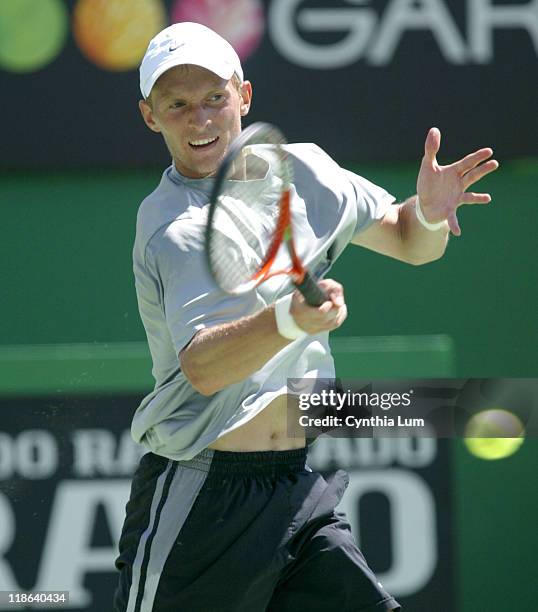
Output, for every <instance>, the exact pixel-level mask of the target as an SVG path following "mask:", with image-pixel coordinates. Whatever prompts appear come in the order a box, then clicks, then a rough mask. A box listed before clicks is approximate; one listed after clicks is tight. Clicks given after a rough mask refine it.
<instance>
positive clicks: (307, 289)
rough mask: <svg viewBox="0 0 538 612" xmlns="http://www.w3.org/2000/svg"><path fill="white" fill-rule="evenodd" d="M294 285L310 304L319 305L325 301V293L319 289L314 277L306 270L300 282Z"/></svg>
mask: <svg viewBox="0 0 538 612" xmlns="http://www.w3.org/2000/svg"><path fill="white" fill-rule="evenodd" d="M295 286H296V287H297V289H299V291H300V292H301V293H302V294H303V295H304V299H305V301H306V303H307V304H309V305H310V306H321V304H323V302H326V301H327V295H326V293H325V292H324V291H323V290H322V289H320V287H319V285H318V284H317V283H316V281H315V280H314V278H313V277H312V276H311V275H310V274H309V273H308V272H306V273H305V275H304V278H303V281H302V282H301V283H295Z"/></svg>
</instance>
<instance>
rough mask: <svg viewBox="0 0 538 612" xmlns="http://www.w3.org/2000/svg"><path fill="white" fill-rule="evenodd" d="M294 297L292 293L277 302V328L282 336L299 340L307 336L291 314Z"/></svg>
mask: <svg viewBox="0 0 538 612" xmlns="http://www.w3.org/2000/svg"><path fill="white" fill-rule="evenodd" d="M292 297H293V293H290V294H288V295H285V296H284V297H281V298H279V299H278V300H277V301H276V302H275V317H276V326H277V328H278V333H279V334H280V335H281V336H283V337H284V338H287V339H288V340H297V339H298V338H303V337H304V336H306V332H305V331H304V329H301V328H300V327H299V326H298V325H297V323H295V319H294V318H293V316H292V314H291V312H290V306H291V299H292Z"/></svg>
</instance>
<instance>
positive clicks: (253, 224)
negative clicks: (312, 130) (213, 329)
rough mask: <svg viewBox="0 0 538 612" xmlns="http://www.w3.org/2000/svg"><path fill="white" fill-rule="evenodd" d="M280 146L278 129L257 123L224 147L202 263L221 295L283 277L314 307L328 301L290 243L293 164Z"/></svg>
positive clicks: (281, 142)
mask: <svg viewBox="0 0 538 612" xmlns="http://www.w3.org/2000/svg"><path fill="white" fill-rule="evenodd" d="M285 144H286V140H285V138H284V136H283V135H282V133H281V132H280V130H279V129H278V128H276V127H275V126H273V125H270V124H268V123H261V122H260V123H254V124H253V125H251V126H249V127H248V128H246V129H245V130H243V131H242V132H241V134H240V136H239V137H238V138H237V139H236V140H234V141H233V142H232V144H231V145H230V148H229V150H228V152H227V154H226V156H225V157H224V159H223V161H222V163H221V165H220V167H219V169H218V171H217V174H216V176H215V184H214V187H213V191H212V193H211V197H210V205H209V212H208V220H207V229H206V236H205V247H206V249H205V250H206V257H207V262H208V265H209V270H210V272H211V274H212V276H213V278H214V279H215V281H216V283H217V284H218V285H219V287H220V288H221V289H223V290H224V291H226V292H227V293H232V294H241V293H246V292H247V291H250V290H252V289H253V288H254V287H257V286H258V285H259V284H260V283H263V282H264V281H266V280H267V279H269V278H271V277H273V276H276V275H277V274H286V275H288V276H290V277H291V279H292V281H293V283H294V284H295V286H296V287H297V289H299V291H300V292H301V293H302V294H303V296H304V298H305V301H306V302H307V303H308V304H310V305H311V306H319V305H320V304H322V303H323V302H325V301H326V300H327V299H328V298H327V296H326V294H325V293H324V292H323V291H322V290H321V289H320V287H319V286H318V285H317V283H316V281H315V279H314V278H313V277H312V276H311V275H310V273H309V272H308V270H307V269H306V268H305V267H304V266H303V264H302V262H301V260H300V258H299V256H298V255H297V252H296V249H295V244H294V241H293V223H292V221H293V219H292V212H291V207H290V202H291V195H290V188H291V183H292V181H293V166H292V162H291V160H290V159H289V156H288V153H287V151H286V150H285V148H284V146H283V145H285ZM282 243H285V244H286V249H281V247H282ZM286 252H287V253H286ZM286 255H287V256H286ZM283 260H284V261H283Z"/></svg>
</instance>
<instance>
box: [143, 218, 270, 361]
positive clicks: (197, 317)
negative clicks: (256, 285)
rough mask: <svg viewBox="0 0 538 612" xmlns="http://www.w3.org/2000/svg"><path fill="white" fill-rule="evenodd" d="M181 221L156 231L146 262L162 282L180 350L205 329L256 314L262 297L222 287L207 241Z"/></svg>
mask: <svg viewBox="0 0 538 612" xmlns="http://www.w3.org/2000/svg"><path fill="white" fill-rule="evenodd" d="M181 225H182V224H181V222H176V223H173V224H172V225H171V226H169V227H168V228H167V230H166V231H163V232H161V233H159V234H157V235H155V236H154V237H153V238H152V240H151V242H150V244H149V245H148V248H147V250H146V265H147V268H148V270H149V271H150V273H151V274H152V275H153V276H154V277H155V278H156V279H157V282H158V284H159V286H160V293H161V307H162V311H163V314H164V318H165V321H166V326H167V328H168V332H169V334H170V337H171V340H172V343H173V345H174V349H175V352H176V353H179V352H180V351H181V350H182V349H183V348H184V347H185V346H186V345H187V344H188V343H189V342H190V341H191V339H192V338H193V336H194V335H195V334H196V333H197V332H198V331H200V330H201V329H204V328H206V327H213V326H214V325H218V324H220V323H227V322H230V321H234V320H236V319H239V318H241V317H243V316H246V315H247V314H252V312H253V311H255V310H256V306H257V301H258V300H257V297H256V294H255V292H251V293H249V294H244V295H238V296H235V295H229V294H226V293H224V292H223V291H221V290H220V289H219V288H218V287H217V285H216V284H215V282H214V280H213V279H212V277H211V275H210V273H209V271H208V269H207V264H206V261H205V254H204V251H203V241H201V240H197V239H196V238H195V237H194V238H193V236H192V235H189V234H190V232H189V230H188V229H187V231H184V230H183V228H182V227H181ZM195 233H196V232H195Z"/></svg>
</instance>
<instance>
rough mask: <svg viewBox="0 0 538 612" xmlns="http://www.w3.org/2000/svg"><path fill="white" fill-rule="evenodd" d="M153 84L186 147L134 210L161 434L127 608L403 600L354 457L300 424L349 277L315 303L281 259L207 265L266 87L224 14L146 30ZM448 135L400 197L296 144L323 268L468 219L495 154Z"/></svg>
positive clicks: (132, 534) (158, 103) (485, 198)
mask: <svg viewBox="0 0 538 612" xmlns="http://www.w3.org/2000/svg"><path fill="white" fill-rule="evenodd" d="M140 86H141V91H142V96H143V99H142V100H141V102H140V111H141V113H142V116H143V119H144V121H145V123H146V124H147V126H148V127H149V128H150V130H152V131H153V132H156V133H158V134H161V135H162V137H163V138H164V141H165V143H166V146H167V147H168V150H169V152H170V154H171V156H172V165H171V166H170V167H169V168H167V169H166V170H165V171H164V174H163V176H162V179H161V181H160V183H159V185H158V186H157V188H156V190H155V191H154V192H153V193H152V194H151V195H149V196H148V197H147V198H146V199H145V200H144V201H143V203H142V205H141V207H140V210H139V214H138V220H137V230H136V239H135V245H134V273H135V282H136V290H137V296H138V302H139V308H140V314H141V318H142V321H143V323H144V326H145V329H146V333H147V337H148V342H149V347H150V350H151V355H152V359H153V375H154V377H155V381H156V384H155V388H154V390H153V391H152V392H151V393H150V394H149V395H148V396H147V397H146V398H145V399H144V400H143V401H142V403H141V405H140V406H139V408H138V410H137V411H136V414H135V416H134V419H133V424H132V433H133V437H134V439H135V440H136V441H137V442H139V443H141V444H143V445H144V446H145V447H146V448H147V450H148V452H147V454H146V455H144V457H143V458H142V460H141V462H140V466H139V467H138V470H137V472H136V474H135V476H134V481H133V484H132V490H131V497H130V500H129V503H128V505H127V516H126V519H125V523H124V527H123V531H122V536H121V541H120V554H119V557H118V559H117V561H116V565H117V568H118V570H119V571H120V578H119V586H118V589H117V591H116V595H115V600H114V609H115V611H116V612H120V611H122V612H123V611H128V612H150V611H151V610H153V611H157V612H197V611H199V612H202V611H203V612H225V611H230V612H232V611H233V612H238V611H241V612H261V611H263V610H269V611H274V612H286V611H294V612H296V611H297V610H309V611H310V612H312V611H318V610H319V611H322V610H323V611H338V612H344V611H349V612H351V611H359V610H360V611H363V612H366V611H372V612H373V611H375V612H378V611H379V612H380V611H381V610H399V609H400V607H399V604H398V603H397V601H396V600H395V599H394V598H393V597H392V596H391V595H390V594H389V593H387V591H386V590H385V588H384V587H383V585H382V584H381V583H380V582H379V581H378V580H377V579H376V577H375V575H374V574H373V572H372V570H371V569H370V568H369V567H368V565H367V563H366V561H365V559H364V557H363V555H362V554H361V552H360V550H359V549H358V548H357V546H356V544H355V542H354V540H353V537H352V535H351V531H350V527H349V524H348V523H347V521H346V518H345V516H343V515H342V514H340V513H338V512H335V506H336V505H337V504H338V502H339V501H340V499H341V497H342V495H343V493H344V490H345V488H346V486H347V482H348V480H347V475H346V474H345V473H344V472H342V471H338V472H336V473H334V474H333V475H332V476H330V477H327V478H323V477H322V476H321V475H319V474H317V473H314V472H312V471H311V470H310V469H309V468H308V467H307V465H306V449H305V438H304V436H302V435H295V436H294V437H291V436H288V432H287V409H286V395H285V394H286V380H287V378H309V377H325V378H330V377H333V376H334V365H333V360H332V358H331V354H330V349H329V344H328V335H329V332H330V331H331V330H333V329H336V328H338V327H339V326H340V325H341V324H342V323H343V321H344V320H345V318H346V316H347V307H346V303H345V300H344V290H343V287H342V285H340V284H339V283H337V282H336V281H334V280H332V279H328V278H327V279H324V280H320V281H319V285H320V286H321V287H322V288H323V289H324V290H325V291H326V293H327V295H328V299H327V301H326V302H325V303H323V304H322V305H321V306H320V307H312V306H309V305H307V304H306V303H305V301H304V299H303V298H302V297H301V295H300V294H299V293H298V292H297V291H292V286H291V285H290V283H289V282H288V281H287V280H286V279H282V280H280V281H278V280H277V279H278V278H279V277H275V279H273V280H272V281H269V282H267V283H264V284H263V285H261V286H260V287H259V288H258V289H256V290H255V291H252V292H251V293H248V294H245V295H240V296H235V295H227V294H224V293H223V292H222V291H220V290H219V289H218V288H217V287H216V285H215V283H214V281H213V280H212V278H211V276H210V275H209V273H208V271H207V268H206V263H205V256H204V240H203V238H204V230H205V223H206V210H207V203H208V196H209V193H210V191H211V187H212V180H213V179H212V178H211V177H212V175H213V174H214V173H215V171H216V169H217V168H218V166H219V164H220V162H221V160H222V159H223V156H224V155H225V153H226V151H227V150H228V147H229V145H230V143H231V142H232V140H233V139H234V138H235V137H236V136H237V135H238V134H239V133H240V131H241V119H242V117H244V116H245V115H247V113H248V112H249V108H250V105H251V101H252V85H251V83H250V82H249V81H247V80H245V79H244V76H243V70H242V67H241V64H240V61H239V58H238V56H237V55H236V53H235V51H234V50H233V49H232V47H231V46H230V45H229V44H228V43H227V42H226V41H225V40H224V39H222V38H221V37H220V36H218V35H217V34H216V33H214V32H213V31H211V30H209V29H207V28H205V27H203V26H201V25H197V24H193V23H181V24H175V25H173V26H170V27H169V28H166V29H165V30H163V31H162V32H160V33H159V34H158V35H157V36H156V37H155V38H154V39H153V40H152V41H151V42H150V44H149V47H148V49H147V52H146V55H145V57H144V59H143V61H142V64H141V67H140ZM439 147H440V133H439V130H437V129H435V128H432V129H431V130H430V131H429V133H428V135H427V137H426V143H425V154H424V157H423V159H422V163H421V166H420V171H419V174H418V182H417V191H418V196H414V197H412V198H410V199H409V200H407V201H406V202H404V203H401V204H395V203H394V198H393V197H392V196H391V195H390V194H389V193H387V192H386V191H385V190H384V189H382V188H380V187H378V186H376V185H373V184H372V183H370V182H369V181H367V180H366V179H364V178H362V177H360V176H357V175H356V174H353V173H351V172H348V171H346V170H344V169H342V168H340V167H339V166H338V165H337V164H336V162H334V161H333V160H332V159H331V158H330V157H329V156H328V155H327V154H326V153H324V152H323V151H322V150H321V149H319V148H318V147H317V146H315V145H313V144H296V145H289V147H288V150H289V154H290V155H291V156H292V158H293V164H294V174H295V178H294V196H293V197H294V198H295V199H296V200H297V202H299V201H300V202H303V203H304V210H305V214H304V215H302V216H300V218H299V219H295V220H294V221H295V222H296V223H297V231H296V239H297V241H298V243H299V244H302V245H303V247H305V248H306V250H307V251H308V249H311V252H312V253H322V255H320V256H317V257H316V258H315V260H313V261H310V262H309V268H310V270H311V271H313V272H314V274H318V275H319V274H320V272H321V271H322V270H326V269H327V267H328V266H329V265H330V263H331V261H333V260H334V259H335V258H336V257H337V256H338V255H339V254H340V252H341V251H342V249H343V248H344V247H345V246H346V245H347V244H348V243H350V242H351V243H353V244H357V245H359V246H362V247H366V248H368V249H372V250H374V251H377V252H379V253H382V254H384V255H388V256H390V257H395V258H397V259H399V260H402V261H405V262H409V263H410V264H424V263H427V262H431V261H434V260H436V259H438V258H439V257H441V256H442V255H443V253H444V251H445V247H446V244H447V239H448V234H449V231H450V230H451V231H452V232H453V233H454V234H456V235H459V234H460V228H459V224H458V220H457V218H456V211H457V208H458V207H459V206H460V205H461V204H478V203H486V202H489V200H490V196H489V195H488V194H477V193H469V192H467V189H468V188H469V187H470V186H471V185H473V184H474V183H476V181H478V180H479V179H480V178H482V177H483V176H484V175H486V174H488V173H489V172H491V171H493V170H494V169H495V168H497V166H498V164H497V162H496V161H494V160H489V161H487V160H488V159H489V158H490V157H491V155H492V151H491V149H481V150H479V151H476V152H475V153H472V154H470V155H468V156H467V157H465V158H463V159H462V160H460V161H458V162H456V163H454V164H452V165H450V166H444V167H443V166H439V165H438V164H437V161H436V154H437V152H438V150H439ZM419 201H420V204H419ZM335 228H339V229H338V235H337V236H336V238H334V230H335ZM328 236H331V237H332V238H331V244H329V242H328ZM331 246H333V248H330V247H331ZM335 246H336V248H335Z"/></svg>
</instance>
